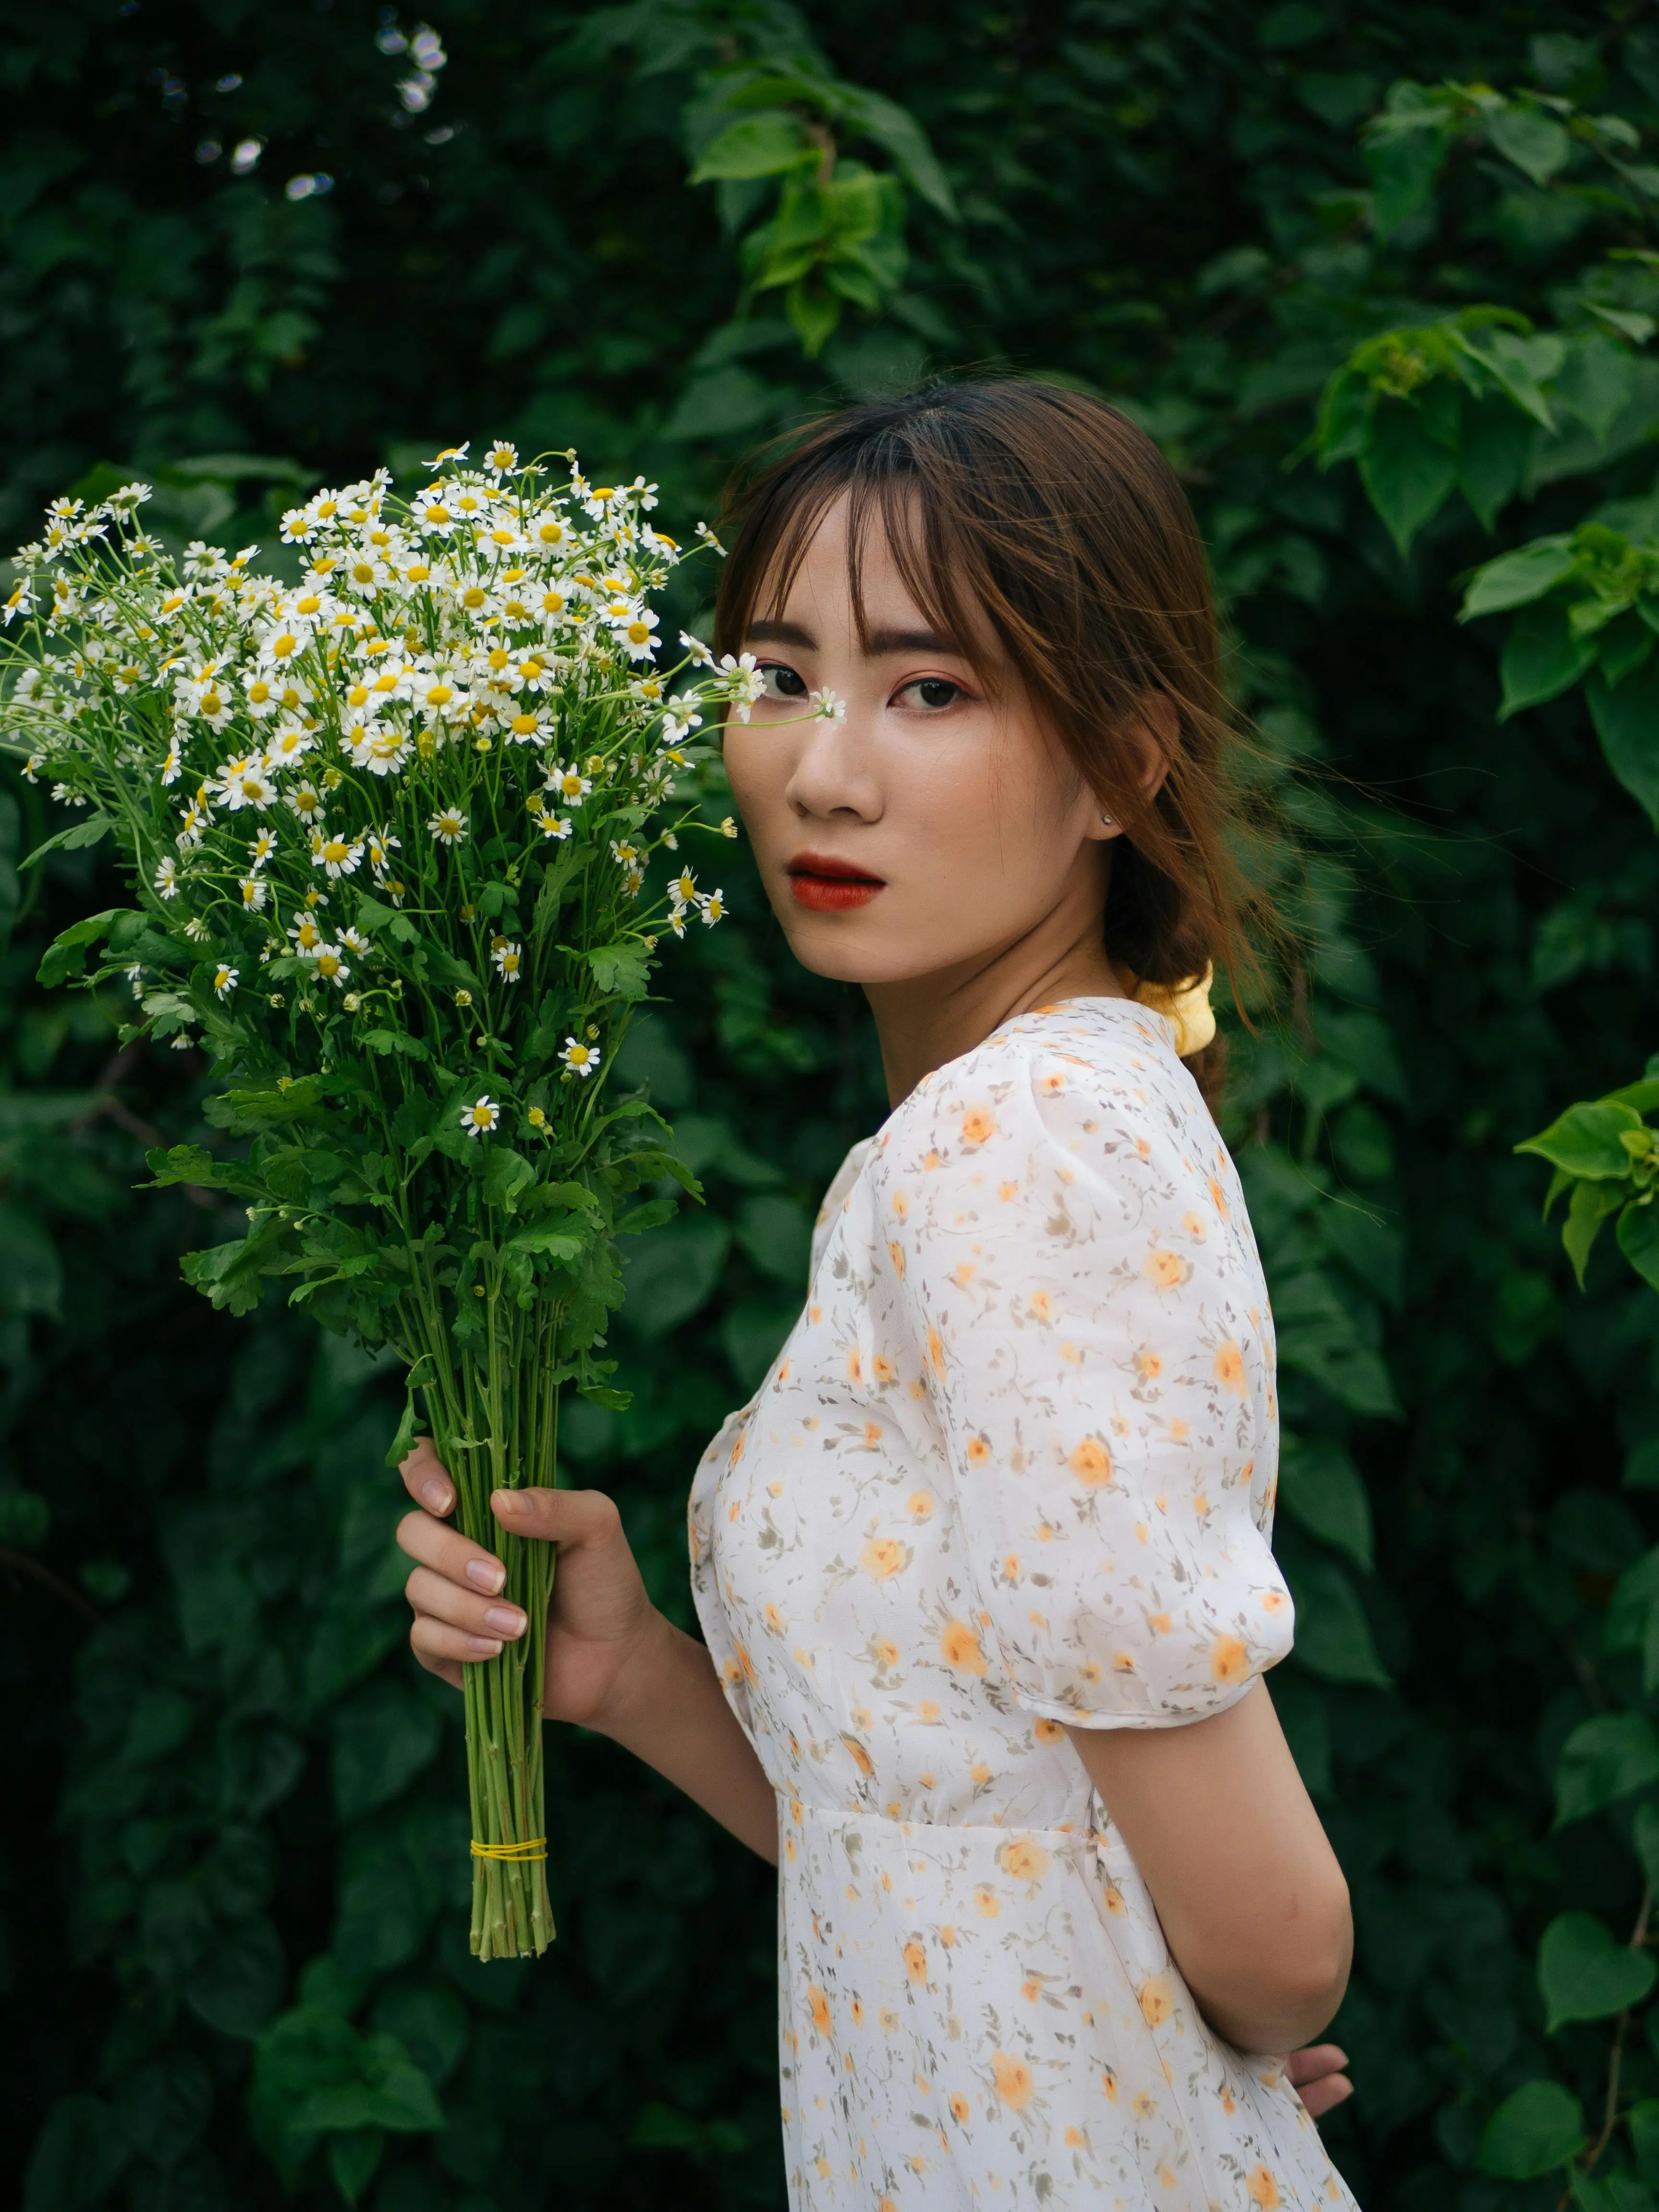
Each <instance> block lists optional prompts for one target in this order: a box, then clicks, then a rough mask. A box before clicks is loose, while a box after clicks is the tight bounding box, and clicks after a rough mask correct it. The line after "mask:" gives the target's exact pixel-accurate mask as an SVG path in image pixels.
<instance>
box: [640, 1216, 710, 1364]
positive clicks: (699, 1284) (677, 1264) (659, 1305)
mask: <svg viewBox="0 0 1659 2212" xmlns="http://www.w3.org/2000/svg"><path fill="white" fill-rule="evenodd" d="M731 1241H732V1232H731V1231H730V1230H729V1229H728V1228H727V1227H726V1224H725V1223H724V1222H723V1221H714V1220H710V1219H709V1218H708V1217H707V1216H706V1215H700V1216H691V1215H683V1216H682V1217H681V1218H680V1219H679V1220H678V1221H671V1222H670V1223H669V1225H668V1226H667V1227H666V1228H665V1229H657V1230H653V1231H652V1233H651V1235H650V1236H649V1237H647V1238H646V1239H645V1241H644V1242H643V1243H641V1244H640V1245H639V1246H638V1247H637V1248H636V1249H635V1250H634V1251H632V1252H631V1253H630V1254H629V1258H628V1261H627V1277H626V1279H627V1284H628V1302H627V1304H626V1305H625V1307H624V1308H623V1312H624V1316H625V1317H626V1319H627V1322H628V1324H629V1328H631V1329H633V1330H634V1331H635V1334H638V1335H640V1336H642V1337H644V1338H645V1339H646V1340H647V1342H650V1341H652V1340H654V1339H656V1338H658V1337H660V1336H665V1335H666V1334H668V1332H669V1330H670V1329H671V1328H678V1327H679V1325H680V1323H681V1322H684V1321H690V1318H691V1316H692V1315H693V1314H695V1313H698V1312H700V1311H701V1310H702V1308H703V1307H704V1306H706V1305H707V1304H708V1301H709V1299H710V1298H711V1297H713V1296H714V1291H715V1287H716V1285H718V1284H719V1281H720V1272H721V1270H722V1268H723V1267H725V1265H726V1250H727V1248H728V1246H729V1245H730V1243H731Z"/></svg>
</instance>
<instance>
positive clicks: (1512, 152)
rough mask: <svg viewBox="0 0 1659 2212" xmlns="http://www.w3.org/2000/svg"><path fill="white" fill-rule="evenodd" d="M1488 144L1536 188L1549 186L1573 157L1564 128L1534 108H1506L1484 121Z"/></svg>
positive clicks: (1570, 144)
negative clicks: (1511, 162)
mask: <svg viewBox="0 0 1659 2212" xmlns="http://www.w3.org/2000/svg"><path fill="white" fill-rule="evenodd" d="M1481 127H1482V129H1483V130H1484V131H1485V132H1486V139H1487V143H1489V144H1491V145H1492V146H1495V147H1496V148H1497V149H1498V152H1499V153H1500V154H1501V155H1503V156H1504V160H1505V161H1513V162H1514V164H1515V166H1516V168H1517V169H1519V170H1520V171H1521V172H1522V174H1523V175H1525V176H1528V177H1530V178H1531V179H1532V180H1533V182H1534V184H1535V185H1547V184H1548V182H1549V180H1550V179H1551V178H1552V177H1553V176H1554V175H1555V173H1556V172H1557V171H1558V170H1559V169H1562V168H1565V166H1566V164H1567V162H1568V161H1569V160H1570V159H1571V154H1572V140H1571V137H1569V135H1568V133H1567V131H1566V128H1565V125H1563V124H1559V123H1558V122H1557V121H1556V120H1555V118H1554V117H1553V116H1550V115H1541V114H1540V113H1539V112H1538V110H1537V109H1536V108H1535V107H1504V108H1500V109H1499V110H1498V112H1497V113H1496V114H1492V115H1487V116H1486V117H1484V118H1482V125H1481Z"/></svg>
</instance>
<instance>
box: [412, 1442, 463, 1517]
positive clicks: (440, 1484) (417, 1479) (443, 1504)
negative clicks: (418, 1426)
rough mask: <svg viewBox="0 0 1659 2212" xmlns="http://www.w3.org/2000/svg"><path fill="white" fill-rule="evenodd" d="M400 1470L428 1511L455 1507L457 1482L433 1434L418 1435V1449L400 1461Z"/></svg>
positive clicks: (413, 1493) (448, 1511)
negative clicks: (450, 1472) (436, 1444)
mask: <svg viewBox="0 0 1659 2212" xmlns="http://www.w3.org/2000/svg"><path fill="white" fill-rule="evenodd" d="M398 1474H400V1475H402V1477H403V1479H404V1489H405V1490H406V1491H407V1492H409V1494H410V1497H411V1498H413V1499H414V1500H415V1503H416V1504H417V1505H424V1506H425V1508H426V1510H427V1511H428V1513H453V1511H454V1510H455V1486H454V1484H453V1482H452V1481H451V1480H450V1479H449V1470H448V1469H447V1468H446V1467H445V1465H444V1463H443V1462H442V1461H441V1459H440V1458H439V1456H438V1453H437V1448H436V1446H435V1444H434V1443H433V1441H432V1439H431V1437H416V1439H415V1446H414V1449H413V1450H412V1451H410V1453H408V1455H406V1456H405V1457H404V1458H403V1459H402V1460H400V1461H399V1462H398Z"/></svg>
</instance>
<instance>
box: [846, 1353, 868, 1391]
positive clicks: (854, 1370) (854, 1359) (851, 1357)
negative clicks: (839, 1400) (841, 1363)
mask: <svg viewBox="0 0 1659 2212" xmlns="http://www.w3.org/2000/svg"><path fill="white" fill-rule="evenodd" d="M863 1376H864V1362H863V1361H862V1360H861V1359H860V1358H859V1348H858V1346H857V1345H854V1346H853V1348H852V1350H851V1351H850V1352H848V1355H847V1379H848V1382H849V1383H857V1382H860V1381H861V1380H862V1379H863Z"/></svg>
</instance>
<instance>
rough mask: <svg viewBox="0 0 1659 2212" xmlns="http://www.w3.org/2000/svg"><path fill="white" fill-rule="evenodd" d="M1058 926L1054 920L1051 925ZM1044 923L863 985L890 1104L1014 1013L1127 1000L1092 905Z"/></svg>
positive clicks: (968, 1050) (896, 1102)
mask: <svg viewBox="0 0 1659 2212" xmlns="http://www.w3.org/2000/svg"><path fill="white" fill-rule="evenodd" d="M1060 921H1061V917H1060V916H1059V915H1055V916H1052V917H1050V918H1049V924H1052V923H1057V922H1060ZM1049 924H1044V925H1040V926H1039V927H1038V928H1036V930H1033V931H1032V932H1031V933H1030V934H1029V935H1027V936H1025V937H1022V938H1020V939H1018V940H1016V942H1015V943H1013V944H1012V945H1004V946H1002V947H1000V948H999V949H998V950H996V951H991V952H987V953H986V954H984V955H982V956H981V957H978V958H976V959H975V960H973V961H969V962H963V963H961V964H960V965H958V966H957V967H954V968H948V969H939V970H938V971H937V972H935V973H934V974H933V975H915V976H908V977H906V978H905V979H904V981H902V982H896V983H866V985H865V987H864V993H865V996H866V998H867V999H868V1000H869V1001H870V1011H871V1012H872V1014H874V1016H875V1018H876V1035H877V1036H878V1039H879V1040H880V1044H881V1066H882V1073H883V1074H884V1076H885V1078H886V1080H887V1096H888V1097H889V1099H890V1102H891V1103H892V1104H893V1105H895V1106H896V1105H898V1104H899V1103H900V1102H901V1100H902V1099H905V1098H908V1097H909V1095H910V1093H911V1092H912V1091H914V1090H915V1087H916V1085H917V1084H919V1083H920V1082H921V1079H922V1078H923V1076H924V1075H929V1074H931V1073H933V1069H934V1068H936V1067H943V1066H944V1065H945V1061H946V1060H957V1059H960V1057H961V1056H962V1054H963V1053H964V1052H971V1051H972V1050H973V1048H974V1047H975V1045H976V1044H983V1042H985V1040H986V1038H987V1036H990V1034H991V1032H992V1030H995V1029H1000V1027H1001V1026H1002V1024H1003V1023H1004V1022H1008V1021H1012V1020H1013V1018H1015V1016H1016V1015H1018V1014H1026V1013H1030V1012H1031V1010H1032V1009H1033V1008H1034V1007H1036V1006H1052V1005H1054V1004H1056V1003H1057V1002H1058V1001H1059V1000H1063V999H1121V998H1124V997H1127V993H1126V992H1125V990H1124V988H1123V986H1122V984H1121V982H1120V981H1118V978H1117V976H1116V975H1115V972H1114V970H1113V968H1112V963H1111V962H1110V961H1109V959H1108V958H1107V957H1106V948H1105V946H1104V945H1103V944H1102V943H1101V939H1100V912H1099V908H1098V907H1097V906H1091V908H1089V909H1088V910H1087V911H1086V912H1085V914H1084V915H1082V916H1081V917H1073V918H1072V919H1071V922H1070V926H1069V927H1065V926H1062V927H1052V926H1049Z"/></svg>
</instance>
